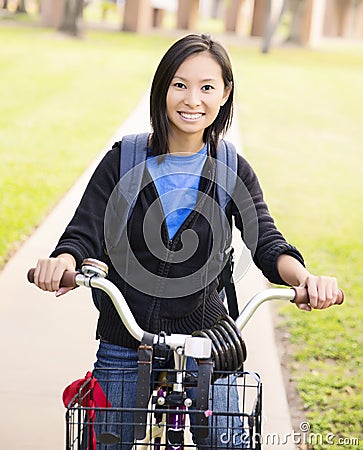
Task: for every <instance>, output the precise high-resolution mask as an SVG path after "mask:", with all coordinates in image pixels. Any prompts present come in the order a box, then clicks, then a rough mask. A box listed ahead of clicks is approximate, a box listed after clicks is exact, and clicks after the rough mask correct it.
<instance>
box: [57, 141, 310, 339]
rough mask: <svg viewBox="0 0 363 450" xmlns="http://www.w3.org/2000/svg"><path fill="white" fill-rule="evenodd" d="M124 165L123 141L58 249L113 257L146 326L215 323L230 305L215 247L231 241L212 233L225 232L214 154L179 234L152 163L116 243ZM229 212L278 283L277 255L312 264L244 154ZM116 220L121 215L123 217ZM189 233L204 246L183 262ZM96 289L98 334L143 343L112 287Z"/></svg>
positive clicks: (114, 271)
mask: <svg viewBox="0 0 363 450" xmlns="http://www.w3.org/2000/svg"><path fill="white" fill-rule="evenodd" d="M119 164H120V149H119V148H117V147H116V148H113V149H112V150H110V151H109V152H108V153H107V154H106V155H105V157H104V158H103V160H102V161H101V163H100V164H99V166H98V167H97V169H96V170H95V172H94V174H93V176H92V177H91V180H90V182H89V184H88V186H87V188H86V190H85V193H84V195H83V197H82V200H81V202H80V204H79V206H78V208H77V210H76V212H75V214H74V217H73V218H72V220H71V222H70V223H69V225H68V226H67V228H66V230H65V232H64V233H63V235H62V236H61V238H60V240H59V242H58V245H57V247H56V248H55V250H54V251H53V252H52V254H51V256H52V257H55V256H57V255H59V254H61V253H70V254H72V255H73V256H74V258H75V259H76V262H77V267H79V266H80V265H81V263H82V260H83V259H84V258H89V257H93V258H98V259H101V260H103V261H105V262H106V263H107V264H108V265H109V279H110V280H111V281H112V282H113V283H115V284H116V285H117V286H118V287H119V289H120V290H121V292H122V293H123V295H124V296H125V298H126V301H127V303H128V304H129V306H130V308H131V310H132V312H133V314H134V315H135V318H136V320H137V322H138V323H139V325H140V326H141V328H143V329H144V330H146V331H149V332H151V333H157V332H159V331H161V330H162V331H165V332H166V333H188V334H189V333H191V332H192V331H194V330H196V329H201V328H207V327H211V326H212V325H213V324H214V323H215V321H216V319H217V318H218V316H219V315H221V314H224V313H225V312H226V311H225V308H224V305H223V302H222V301H221V300H220V298H219V295H218V293H217V286H218V273H219V272H220V269H221V266H218V268H217V269H216V266H215V264H214V265H213V263H215V260H216V259H218V251H217V252H215V251H214V250H211V249H212V248H214V245H215V246H216V247H217V248H219V247H220V246H223V245H224V244H223V242H224V239H223V238H221V239H220V241H221V242H218V236H217V238H214V239H215V240H213V238H211V236H214V235H215V234H218V233H216V232H215V228H214V225H212V228H213V232H211V226H210V223H211V222H212V221H217V220H220V217H221V214H220V211H218V208H215V207H213V206H210V205H211V204H212V205H213V204H214V205H215V204H217V202H216V201H213V200H216V198H217V193H216V192H217V190H216V185H215V183H214V182H213V181H211V180H213V173H214V172H213V170H214V163H213V160H212V159H211V158H209V159H208V160H207V163H206V165H205V167H204V169H203V175H204V177H203V175H202V178H201V182H200V186H199V191H200V192H199V197H198V202H197V205H198V207H197V208H196V209H197V210H198V211H193V212H192V213H191V214H190V215H189V216H188V217H187V219H186V220H185V222H184V223H183V225H182V226H181V228H180V229H179V230H178V232H177V233H176V235H175V236H174V238H173V240H172V241H169V240H168V234H167V230H166V225H165V221H164V220H163V213H162V208H161V207H160V205H159V206H158V202H157V200H158V195H157V191H156V188H155V185H154V183H153V182H152V180H151V178H150V175H149V173H148V171H147V170H145V174H144V176H145V177H146V187H145V188H144V189H143V190H142V191H141V193H140V195H139V197H138V199H137V202H136V205H135V207H134V210H133V212H132V215H131V217H130V219H129V221H128V226H127V232H128V239H125V236H124V239H122V240H121V241H120V242H116V243H110V242H109V239H106V244H105V231H104V230H105V225H104V222H105V211H106V207H107V204H108V201H109V199H110V197H111V194H112V192H113V191H114V188H115V186H116V185H117V183H118V181H119ZM211 174H212V175H211ZM211 199H212V201H210V200H211ZM152 204H153V205H154V206H155V205H156V207H154V208H152V214H150V205H152ZM208 208H212V213H209V214H213V215H212V216H210V217H214V219H212V220H211V218H210V217H209V219H208V213H207V212H206V211H207V210H208ZM213 208H214V209H213ZM107 211H109V209H107ZM203 211H204V212H203ZM216 211H217V212H216ZM146 212H148V224H149V225H148V224H146V226H147V227H148V229H149V230H150V229H152V230H155V231H153V232H154V233H155V236H156V233H157V232H159V240H160V239H161V241H160V242H162V247H163V248H164V250H165V249H166V250H165V251H166V257H163V256H162V255H156V254H155V252H153V251H150V248H149V247H150V245H147V243H146V240H145V236H144V230H143V226H144V218H145V214H146ZM108 214H109V213H108ZM108 214H107V216H108ZM215 214H218V215H215ZM227 217H228V219H229V221H230V222H231V221H232V219H231V218H232V217H233V218H234V222H235V225H236V226H237V228H238V229H239V230H240V231H241V234H242V238H243V239H244V241H245V243H246V245H247V247H248V248H249V249H250V250H251V254H252V257H253V260H254V262H255V264H256V265H257V267H259V268H260V269H261V270H262V272H263V274H264V275H265V276H266V277H267V278H268V279H269V281H271V282H272V283H276V284H285V283H284V281H283V280H282V279H281V277H280V276H279V274H278V271H277V258H278V256H279V255H281V254H282V253H287V254H290V255H292V256H293V257H295V258H296V259H298V260H299V261H300V262H301V263H302V264H304V261H303V258H302V256H301V254H300V253H299V252H298V250H297V249H296V248H295V247H293V246H292V245H290V244H288V243H287V242H286V240H285V239H284V237H283V236H282V234H281V233H280V232H279V231H278V230H277V228H276V226H275V224H274V221H273V219H272V217H271V215H270V214H269V211H268V208H267V205H266V203H265V202H264V200H263V193H262V190H261V188H260V185H259V182H258V179H257V176H256V174H255V172H254V171H253V169H252V168H251V166H250V165H249V164H248V162H247V161H246V160H245V159H244V158H242V157H241V156H238V183H237V187H236V191H235V193H234V194H233V195H232V200H231V201H230V202H229V204H228V206H227ZM116 219H117V217H116ZM112 220H113V221H115V217H112ZM150 223H151V225H150ZM155 224H156V225H155ZM217 228H218V227H217ZM106 229H107V226H106ZM186 230H192V231H193V232H194V233H190V231H189V232H188V233H190V234H188V233H184V235H183V238H182V239H181V236H182V234H183V232H185V231H186ZM219 230H220V229H219ZM213 233H214V234H213ZM111 234H112V233H111ZM116 234H117V233H116ZM193 235H194V237H193ZM188 236H190V237H191V239H193V238H195V236H197V237H198V245H197V248H194V250H193V252H191V256H190V257H188V258H187V259H186V261H183V262H178V261H176V260H175V258H174V256H175V255H176V257H177V256H178V254H180V252H181V251H182V250H183V246H184V248H185V246H186V247H187V245H186V244H187V241H188ZM219 237H220V236H219ZM155 241H156V239H155ZM218 246H219V247H218ZM159 247H160V245H159ZM159 250H160V249H159ZM178 252H179V253H178ZM182 259H183V258H182ZM140 267H142V269H141V271H140ZM203 269H206V270H203ZM217 272H218V273H217ZM211 273H212V275H210V274H211ZM206 277H207V279H206ZM208 277H209V278H208ZM180 281H181V283H179V282H180ZM178 283H179V284H178ZM94 294H96V295H94V299H95V303H96V306H97V308H98V309H99V312H100V316H99V320H98V325H97V337H98V338H102V339H104V340H106V341H108V342H111V343H114V344H118V345H121V346H124V347H129V348H136V347H137V342H136V341H135V340H134V339H133V338H132V337H131V336H130V335H129V333H128V332H127V330H126V329H125V327H124V326H123V324H122V323H121V320H120V319H119V317H118V315H117V312H116V310H115V309H114V307H113V305H112V303H111V301H110V300H109V299H108V298H107V296H106V294H104V293H103V292H101V291H97V293H94Z"/></svg>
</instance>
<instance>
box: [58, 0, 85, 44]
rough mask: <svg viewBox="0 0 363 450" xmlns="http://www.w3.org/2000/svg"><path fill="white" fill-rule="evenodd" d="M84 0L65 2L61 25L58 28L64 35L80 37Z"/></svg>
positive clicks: (66, 0)
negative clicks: (80, 21) (80, 20)
mask: <svg viewBox="0 0 363 450" xmlns="http://www.w3.org/2000/svg"><path fill="white" fill-rule="evenodd" d="M82 12H83V0H65V2H64V11H63V17H62V20H61V24H60V26H59V28H58V30H59V31H61V32H63V33H67V34H70V35H71V36H78V35H79V34H80V30H79V19H80V18H81V17H82Z"/></svg>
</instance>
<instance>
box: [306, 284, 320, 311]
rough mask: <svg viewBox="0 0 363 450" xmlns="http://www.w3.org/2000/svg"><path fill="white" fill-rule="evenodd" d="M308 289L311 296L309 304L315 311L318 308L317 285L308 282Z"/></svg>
mask: <svg viewBox="0 0 363 450" xmlns="http://www.w3.org/2000/svg"><path fill="white" fill-rule="evenodd" d="M307 289H308V294H309V302H310V306H311V308H313V309H315V308H317V307H318V288H317V285H316V283H314V282H311V281H310V282H309V281H308V282H307Z"/></svg>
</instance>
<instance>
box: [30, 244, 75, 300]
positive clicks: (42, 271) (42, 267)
mask: <svg viewBox="0 0 363 450" xmlns="http://www.w3.org/2000/svg"><path fill="white" fill-rule="evenodd" d="M75 268H76V260H75V259H74V257H73V256H72V255H70V254H69V253H64V254H61V255H59V256H57V257H56V258H44V259H39V260H38V262H37V265H36V268H35V272H34V283H35V284H36V285H37V286H38V287H39V288H40V289H42V290H43V291H48V292H55V295H56V296H57V297H59V296H60V295H63V294H65V293H66V292H68V291H70V290H72V289H73V288H69V287H67V288H66V287H59V283H60V280H61V278H62V276H63V274H64V272H65V271H66V270H72V271H73V270H75Z"/></svg>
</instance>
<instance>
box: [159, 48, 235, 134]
mask: <svg viewBox="0 0 363 450" xmlns="http://www.w3.org/2000/svg"><path fill="white" fill-rule="evenodd" d="M229 93H230V88H226V87H225V85H224V82H223V78H222V68H221V66H220V65H219V64H218V63H217V62H216V60H215V59H214V58H213V57H212V56H210V54H209V53H207V52H203V53H197V54H195V55H192V56H189V57H188V58H187V59H185V60H184V62H183V63H182V64H181V65H180V66H179V68H178V69H177V71H176V73H175V75H174V78H173V79H172V81H171V83H170V86H169V89H168V92H167V96H166V112H167V115H168V118H169V121H170V126H171V132H172V134H173V136H174V137H176V136H180V137H183V136H184V137H186V134H187V135H189V136H190V135H194V137H195V138H196V139H200V141H202V137H203V132H204V130H205V128H207V127H209V125H211V124H212V123H213V122H214V120H215V118H216V117H217V115H218V112H219V109H220V107H221V106H222V105H224V103H225V102H226V101H227V99H228V95H229Z"/></svg>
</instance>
